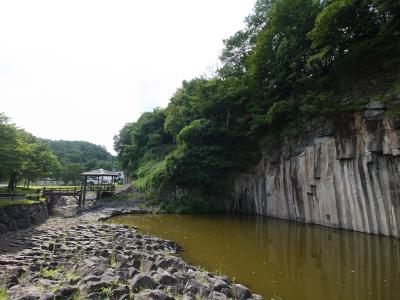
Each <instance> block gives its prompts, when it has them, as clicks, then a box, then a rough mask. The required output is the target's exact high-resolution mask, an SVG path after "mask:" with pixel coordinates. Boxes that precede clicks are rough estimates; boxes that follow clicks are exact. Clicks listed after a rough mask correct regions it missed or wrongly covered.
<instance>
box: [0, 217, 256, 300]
mask: <svg viewBox="0 0 400 300" xmlns="http://www.w3.org/2000/svg"><path fill="white" fill-rule="evenodd" d="M121 213H123V212H121V211H119V212H114V211H113V210H110V209H105V210H101V211H98V212H91V213H86V214H84V215H81V216H78V217H75V218H68V219H65V218H51V219H49V220H48V221H47V222H46V224H43V225H41V226H39V227H38V228H35V229H32V228H30V229H27V230H21V231H19V232H18V233H17V235H16V236H15V235H14V234H13V233H8V234H6V236H5V238H4V240H5V241H3V242H4V243H6V244H9V243H13V244H14V243H15V242H16V241H17V242H18V241H19V242H21V243H23V245H21V248H19V250H16V249H17V248H15V249H12V248H10V249H9V250H8V251H6V252H4V253H1V250H3V249H4V248H5V247H3V245H2V244H1V241H0V266H1V267H0V282H1V283H3V285H4V287H5V288H6V289H7V293H8V297H9V299H15V300H17V299H18V300H22V299H95V300H97V299H116V300H123V299H154V300H168V299H169V300H174V299H187V300H195V299H221V300H228V299H232V298H233V295H236V297H235V299H238V300H244V299H250V300H251V299H254V300H261V299H262V297H261V296H258V295H256V294H252V292H251V291H250V290H249V289H248V288H246V287H245V286H243V285H240V284H235V283H234V282H232V281H231V280H230V279H229V278H228V277H225V276H218V275H216V274H212V273H210V272H207V271H204V270H201V269H198V268H196V267H193V266H191V265H189V264H187V263H186V262H185V261H183V260H182V258H180V257H179V256H177V252H178V251H179V250H180V247H179V246H178V245H177V244H176V243H175V242H173V241H168V240H162V239H159V238H156V237H151V236H146V235H142V234H140V233H139V232H138V231H137V229H136V228H130V227H128V226H123V225H110V224H101V223H98V222H95V221H97V220H98V219H99V218H102V219H103V218H105V217H107V216H108V217H110V216H112V215H117V214H121ZM25 231H28V232H25ZM7 240H8V242H7ZM11 240H12V242H11Z"/></svg>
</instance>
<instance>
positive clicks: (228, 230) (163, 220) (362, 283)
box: [108, 215, 400, 300]
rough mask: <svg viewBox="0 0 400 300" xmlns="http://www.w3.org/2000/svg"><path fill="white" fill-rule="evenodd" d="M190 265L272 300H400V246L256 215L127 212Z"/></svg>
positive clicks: (124, 219)
mask: <svg viewBox="0 0 400 300" xmlns="http://www.w3.org/2000/svg"><path fill="white" fill-rule="evenodd" d="M108 222H110V223H118V224H128V225H134V226H137V227H138V228H139V230H140V231H141V232H142V233H144V234H151V235H155V236H158V237H160V238H164V239H170V240H174V241H176V242H178V243H179V244H180V245H181V246H183V247H184V251H183V252H182V253H181V256H182V257H183V258H184V259H185V260H186V261H187V262H188V263H190V264H192V265H195V266H201V267H204V268H206V269H208V270H209V271H213V272H217V273H218V274H219V273H222V274H224V275H228V276H230V277H232V278H234V279H235V280H236V281H237V282H240V283H242V284H245V285H246V286H248V287H249V288H250V289H252V291H253V292H254V293H258V294H260V295H262V296H264V298H267V299H270V298H273V299H288V300H291V299H293V300H294V299H296V300H320V299H327V300H328V299H329V300H330V299H332V300H339V299H340V300H343V299H360V300H361V299H375V300H377V299H400V243H399V242H400V241H399V240H398V239H394V238H388V237H381V236H373V235H367V234H361V233H356V232H349V231H344V230H335V229H331V228H324V227H320V226H313V225H304V224H298V223H293V222H286V221H282V220H275V219H270V218H263V217H256V216H221V215H126V216H120V217H115V218H112V219H110V220H109V221H108Z"/></svg>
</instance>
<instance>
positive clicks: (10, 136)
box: [0, 113, 114, 190]
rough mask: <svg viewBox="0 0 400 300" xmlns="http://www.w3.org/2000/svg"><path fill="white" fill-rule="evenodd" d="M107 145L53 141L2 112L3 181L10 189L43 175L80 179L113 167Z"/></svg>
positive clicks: (0, 164) (0, 162)
mask: <svg viewBox="0 0 400 300" xmlns="http://www.w3.org/2000/svg"><path fill="white" fill-rule="evenodd" d="M113 163H114V159H113V157H112V156H111V154H110V153H108V152H107V151H106V150H105V149H104V148H103V147H101V146H97V145H94V144H91V143H88V142H80V141H72V142H71V141H51V140H43V139H39V138H36V137H34V136H33V135H31V134H30V133H28V132H26V131H25V130H23V129H19V128H18V127H17V126H16V125H15V124H12V123H10V122H9V120H8V118H7V117H6V116H5V115H4V114H2V113H0V182H3V181H5V180H7V181H8V183H9V184H8V190H14V188H15V187H16V184H17V183H18V182H19V183H24V184H27V185H28V186H29V183H30V182H32V181H34V180H37V179H42V178H52V179H57V180H62V181H64V182H66V183H68V182H80V180H81V173H82V172H83V171H87V170H91V169H96V168H106V169H112V168H113Z"/></svg>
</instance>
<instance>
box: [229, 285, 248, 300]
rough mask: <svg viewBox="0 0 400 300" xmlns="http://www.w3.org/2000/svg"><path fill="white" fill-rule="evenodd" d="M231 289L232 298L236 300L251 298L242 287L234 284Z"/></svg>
mask: <svg viewBox="0 0 400 300" xmlns="http://www.w3.org/2000/svg"><path fill="white" fill-rule="evenodd" d="M232 289H233V295H234V298H235V299H237V300H245V299H248V298H250V297H251V292H250V290H249V289H248V288H247V287H245V286H244V285H241V284H235V285H234V286H233V288H232Z"/></svg>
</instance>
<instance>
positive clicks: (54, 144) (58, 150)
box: [45, 140, 116, 183]
mask: <svg viewBox="0 0 400 300" xmlns="http://www.w3.org/2000/svg"><path fill="white" fill-rule="evenodd" d="M45 142H46V143H47V144H48V145H49V146H50V148H51V149H52V150H53V152H54V154H55V155H56V157H57V159H58V161H59V163H60V168H59V169H58V170H57V171H56V172H55V173H54V178H55V179H60V180H62V181H64V182H72V183H79V182H80V180H81V179H82V176H81V174H82V172H84V171H89V170H93V169H99V168H103V169H107V170H113V168H115V167H116V166H115V159H114V157H113V156H112V155H111V154H110V153H109V152H108V151H107V150H106V149H105V148H104V147H102V146H99V145H95V144H92V143H89V142H85V141H62V140H60V141H52V140H45Z"/></svg>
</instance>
